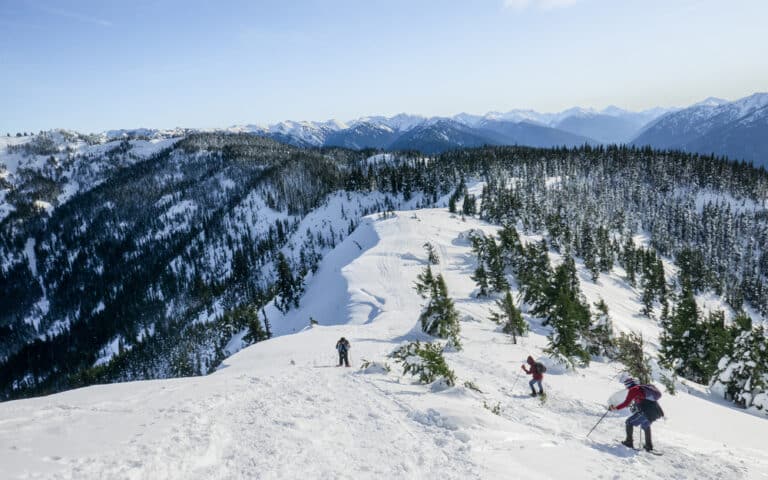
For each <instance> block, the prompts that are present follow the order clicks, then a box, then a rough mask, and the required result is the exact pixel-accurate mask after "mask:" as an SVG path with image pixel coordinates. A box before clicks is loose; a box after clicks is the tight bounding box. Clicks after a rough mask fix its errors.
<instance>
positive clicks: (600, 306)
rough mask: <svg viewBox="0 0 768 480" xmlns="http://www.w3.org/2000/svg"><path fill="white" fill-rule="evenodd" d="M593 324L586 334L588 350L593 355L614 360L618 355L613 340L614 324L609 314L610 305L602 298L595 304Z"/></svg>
mask: <svg viewBox="0 0 768 480" xmlns="http://www.w3.org/2000/svg"><path fill="white" fill-rule="evenodd" d="M594 306H595V313H594V314H593V317H592V324H591V325H590V327H589V329H588V331H587V332H586V334H585V336H586V341H587V350H588V351H589V353H590V354H591V355H601V356H605V357H608V358H612V357H613V356H614V355H615V354H616V345H615V341H614V339H613V323H612V322H611V317H610V315H609V314H608V305H607V304H606V303H605V300H603V299H602V298H601V299H600V300H598V301H597V302H595V304H594Z"/></svg>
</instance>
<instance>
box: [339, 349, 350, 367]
mask: <svg viewBox="0 0 768 480" xmlns="http://www.w3.org/2000/svg"><path fill="white" fill-rule="evenodd" d="M342 364H344V365H346V366H347V367H348V366H349V353H348V352H347V351H346V350H339V366H341V365H342Z"/></svg>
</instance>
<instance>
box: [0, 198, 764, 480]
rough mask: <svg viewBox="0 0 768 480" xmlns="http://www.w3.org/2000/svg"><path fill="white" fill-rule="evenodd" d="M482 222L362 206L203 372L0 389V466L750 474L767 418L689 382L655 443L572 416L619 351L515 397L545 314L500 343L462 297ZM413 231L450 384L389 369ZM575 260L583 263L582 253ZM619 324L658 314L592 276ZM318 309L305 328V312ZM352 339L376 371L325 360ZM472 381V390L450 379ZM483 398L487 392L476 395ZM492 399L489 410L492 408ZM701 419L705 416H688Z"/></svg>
mask: <svg viewBox="0 0 768 480" xmlns="http://www.w3.org/2000/svg"><path fill="white" fill-rule="evenodd" d="M470 229H479V230H482V231H484V232H486V233H493V232H495V231H496V227H493V226H490V225H487V224H484V223H483V222H480V221H477V220H474V219H472V218H467V219H466V220H464V221H463V220H461V219H459V218H457V217H453V216H451V215H450V214H448V213H447V212H445V211H444V210H420V211H416V212H397V213H396V214H395V216H394V217H392V218H381V217H379V216H373V217H367V218H366V219H365V220H364V221H363V222H362V223H361V224H360V226H359V227H358V228H357V229H356V230H355V231H354V232H353V233H352V234H351V235H349V237H347V238H346V239H345V240H344V241H343V242H341V243H339V244H338V245H337V246H336V248H335V249H333V250H332V251H331V252H329V253H328V254H327V255H326V256H325V257H324V259H323V261H322V262H321V263H320V266H319V268H318V270H317V272H316V273H315V274H314V275H313V276H312V277H311V278H310V280H309V282H308V284H307V289H306V293H305V295H304V297H303V298H302V305H301V308H300V309H298V310H293V311H290V312H289V313H288V314H287V315H285V316H282V315H280V314H278V312H277V311H276V310H274V309H273V308H271V307H270V308H268V310H267V315H268V316H269V318H270V321H271V323H272V325H273V328H274V329H275V331H276V332H278V333H289V332H293V331H294V330H297V331H298V330H301V332H300V333H296V334H292V335H282V336H278V337H276V338H273V339H271V340H268V341H265V342H261V343H258V344H256V345H253V346H251V347H248V348H246V349H244V350H242V351H241V352H239V353H237V354H236V355H234V356H232V357H230V358H229V359H228V360H226V361H225V363H224V364H223V365H222V367H221V368H220V369H219V371H217V372H215V373H214V374H211V375H208V376H206V377H194V378H180V379H172V380H162V381H146V382H132V383H125V384H114V385H102V386H94V387H89V388H84V389H80V390H73V391H69V392H65V393H61V394H57V395H52V396H49V397H42V398H36V399H31V400H21V401H13V402H5V403H2V404H0V443H1V444H2V445H4V446H5V447H4V448H3V449H0V463H2V465H3V473H4V476H5V478H40V477H44V478H79V479H80V478H83V479H88V478H153V479H162V478H192V479H194V478H200V479H208V478H228V479H231V478H254V476H259V477H261V478H299V477H301V478H350V479H352V478H354V479H360V478H444V479H453V478H456V479H467V478H483V479H487V478H490V479H495V478H499V479H501V478H510V476H511V475H513V476H515V477H521V478H530V479H545V478H552V479H557V478H584V479H593V478H633V479H636V478H648V479H651V478H696V479H706V478H712V479H715V478H718V479H719V478H747V479H751V478H755V479H757V478H765V477H766V476H767V475H768V459H766V457H765V455H764V452H763V449H762V443H764V438H765V432H766V427H768V423H766V420H765V419H764V418H758V417H755V416H752V415H749V414H745V413H744V412H742V411H739V410H736V409H734V408H731V407H730V406H728V405H725V404H722V403H720V402H717V401H716V400H713V398H712V397H711V396H710V395H709V394H707V393H706V391H705V390H704V389H702V388H699V387H696V386H691V387H690V393H689V392H687V391H686V390H687V389H686V388H681V390H682V392H681V393H679V394H678V395H677V396H670V395H665V396H664V397H663V398H662V404H663V406H664V409H665V411H666V413H667V417H668V420H667V421H659V422H657V423H656V424H654V435H655V437H654V440H655V443H656V446H657V448H659V449H660V450H662V451H663V452H664V453H665V455H664V456H663V457H652V456H649V455H646V454H644V453H638V452H634V451H632V450H628V449H626V448H625V447H622V446H619V445H616V441H615V439H616V438H618V437H619V436H620V435H621V434H622V432H623V414H620V413H612V414H609V415H608V416H607V418H606V419H605V420H604V421H603V423H602V424H601V425H600V426H599V427H598V428H597V429H596V430H595V431H594V433H593V434H592V435H591V436H590V438H589V439H586V438H585V435H586V432H587V431H589V429H590V428H591V427H592V426H593V425H594V424H595V423H596V422H597V421H598V419H599V418H600V416H601V415H602V414H603V412H604V408H605V403H606V399H607V398H608V397H609V395H611V394H612V393H613V392H615V391H616V390H619V389H620V388H621V385H619V384H618V383H617V382H616V380H615V377H616V374H617V372H618V369H617V366H616V365H614V364H611V363H601V362H593V364H592V366H591V367H590V368H588V369H579V370H577V371H576V372H572V373H558V372H557V371H556V370H555V369H553V370H552V371H551V374H549V375H547V376H546V378H545V388H546V389H547V391H548V393H549V398H548V400H547V402H546V403H544V404H541V403H540V402H539V401H538V400H537V399H532V398H530V397H528V396H527V393H526V390H527V385H526V383H525V379H524V378H522V377H520V376H519V375H520V373H521V372H520V370H519V364H520V362H521V361H522V360H523V359H524V358H525V356H526V355H528V354H532V355H534V356H537V357H539V356H541V348H542V347H543V346H544V344H545V343H546V338H545V336H544V335H545V334H546V333H547V332H546V329H544V328H542V327H541V326H540V324H539V322H538V320H537V319H533V318H530V317H529V316H527V315H526V319H527V320H528V321H530V322H531V325H532V327H533V331H532V333H531V334H530V335H529V336H528V337H525V338H523V339H522V340H521V342H520V344H518V345H512V344H511V343H510V340H509V337H507V336H506V335H504V334H502V333H501V332H499V331H498V327H497V326H496V325H495V324H493V323H491V322H490V321H489V320H488V319H487V317H488V309H489V307H491V305H492V304H493V301H492V300H482V301H481V300H477V299H475V298H474V297H473V296H472V294H473V291H474V289H475V287H474V283H473V282H472V281H471V280H470V279H469V274H470V272H471V271H472V270H473V269H474V257H473V255H472V253H471V251H470V246H469V242H468V241H467V238H466V232H467V231H468V230H470ZM426 240H429V241H430V242H432V243H433V244H434V245H435V246H436V247H437V251H438V254H439V256H440V258H441V261H440V264H439V265H438V266H436V269H437V270H438V271H440V272H441V273H442V274H443V275H444V276H445V277H446V280H447V284H448V287H449V292H450V295H451V296H452V297H453V298H454V300H455V302H456V306H457V308H458V310H459V312H460V314H461V316H462V318H463V320H462V322H461V323H462V324H461V327H462V334H461V336H462V342H463V344H464V350H462V351H461V352H452V353H447V354H446V360H447V362H448V364H449V365H450V366H451V368H453V369H454V370H455V371H456V374H457V377H458V379H459V381H458V383H457V385H458V386H456V387H453V388H449V389H447V390H439V391H432V390H431V389H430V388H429V387H428V386H424V385H418V384H414V383H413V381H412V379H411V378H410V377H403V376H401V374H400V368H399V366H398V365H395V364H393V363H392V361H391V360H390V359H388V358H387V355H388V354H389V353H390V352H391V351H392V350H393V349H394V348H395V347H397V346H398V345H400V344H401V343H403V342H404V341H408V340H416V339H420V340H426V339H427V338H426V337H425V336H424V334H422V333H421V331H420V328H419V326H418V322H417V319H418V315H419V312H420V310H421V303H422V301H421V299H420V298H419V297H418V296H417V295H416V293H415V292H414V290H413V288H412V284H413V281H414V280H415V277H416V275H417V274H418V273H419V272H420V271H421V269H422V268H423V266H424V262H425V258H424V252H423V249H422V244H423V242H424V241H426ZM580 272H581V273H583V269H580ZM581 283H582V288H583V290H584V293H585V295H587V297H588V298H589V300H590V301H593V300H595V296H596V295H598V294H599V295H600V296H602V297H603V298H605V299H606V301H607V302H608V303H609V307H610V312H611V315H612V318H613V319H614V321H615V323H616V324H617V325H618V326H620V327H621V328H628V329H642V330H643V332H644V333H646V332H647V334H648V338H649V339H651V340H652V342H651V343H654V342H653V341H654V340H655V338H656V336H657V334H658V327H657V326H656V325H655V323H653V322H651V321H649V320H647V319H644V318H641V317H639V316H637V315H636V314H635V313H633V312H637V311H638V309H639V306H638V304H637V295H636V292H633V291H632V289H630V288H628V287H627V285H626V284H625V283H624V282H623V280H622V276H621V272H619V271H614V273H612V274H610V275H604V276H601V278H600V280H599V282H598V284H597V285H590V284H591V281H590V280H587V279H586V276H585V275H583V274H582V275H581ZM310 317H313V318H315V319H316V320H318V321H319V325H318V326H315V327H313V328H307V327H308V324H309V318H310ZM340 336H346V337H347V338H348V339H349V340H350V341H351V343H352V350H351V356H352V361H353V363H354V364H355V365H357V366H359V365H360V363H361V361H362V360H363V359H367V360H372V361H376V362H380V363H381V362H387V363H389V364H391V367H392V370H391V371H390V372H386V371H383V370H379V369H375V368H372V369H368V370H360V371H358V370H357V369H344V368H335V366H334V365H335V363H336V355H335V351H334V350H333V345H334V343H335V341H336V340H337V339H338V338H339V337H340ZM465 381H471V382H473V383H474V384H475V385H476V386H477V387H478V388H479V389H480V391H481V392H482V393H481V392H478V391H474V390H471V389H469V388H466V387H464V386H461V385H463V382H465ZM484 405H485V407H484ZM497 405H498V414H494V413H492V412H491V411H490V408H492V407H495V406H497ZM702 419H708V421H706V422H704V421H702Z"/></svg>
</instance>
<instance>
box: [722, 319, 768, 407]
mask: <svg viewBox="0 0 768 480" xmlns="http://www.w3.org/2000/svg"><path fill="white" fill-rule="evenodd" d="M711 385H712V389H713V390H714V391H717V392H719V393H720V394H721V395H723V396H724V398H726V399H728V400H731V401H733V402H735V403H736V404H737V405H740V406H742V407H745V408H747V407H754V408H756V409H758V410H762V411H764V412H766V413H768V340H767V339H766V333H765V328H764V327H763V326H762V325H761V326H759V327H757V328H749V329H746V330H740V332H739V333H738V336H737V337H736V339H735V340H734V342H733V348H732V351H731V352H729V353H728V354H727V355H725V356H724V357H723V358H722V359H721V360H720V362H719V364H718V369H717V371H716V373H715V375H714V376H713V379H712V383H711Z"/></svg>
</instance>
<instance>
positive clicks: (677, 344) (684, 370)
mask: <svg viewBox="0 0 768 480" xmlns="http://www.w3.org/2000/svg"><path fill="white" fill-rule="evenodd" d="M700 317H701V313H700V312H699V308H698V306H697V305H696V299H695V297H694V296H693V289H692V287H691V284H690V283H689V282H684V283H683V290H682V292H681V294H680V301H679V302H678V304H677V306H676V307H675V309H674V311H673V312H672V315H671V316H670V317H669V318H668V319H667V320H666V321H664V322H662V329H663V330H662V332H661V336H660V341H661V350H660V352H659V359H660V360H661V362H662V364H663V365H664V366H666V367H668V368H671V369H672V370H673V371H674V372H675V373H676V374H677V375H680V376H681V377H684V378H688V379H690V380H693V381H695V382H699V383H704V382H706V381H707V380H708V378H707V373H706V366H705V357H706V351H705V348H706V347H705V345H706V330H705V329H704V328H703V325H702V323H701V320H700Z"/></svg>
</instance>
